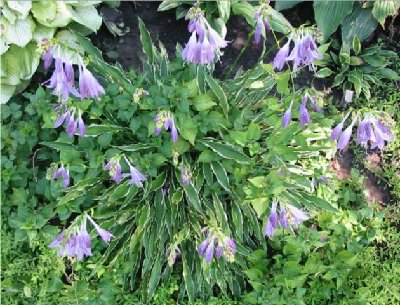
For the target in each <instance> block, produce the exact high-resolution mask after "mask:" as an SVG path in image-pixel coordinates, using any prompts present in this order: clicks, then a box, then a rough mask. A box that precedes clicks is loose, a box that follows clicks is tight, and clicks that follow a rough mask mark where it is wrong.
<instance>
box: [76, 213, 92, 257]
mask: <svg viewBox="0 0 400 305" xmlns="http://www.w3.org/2000/svg"><path fill="white" fill-rule="evenodd" d="M91 244H92V239H91V238H90V235H89V233H88V232H87V229H86V219H85V220H84V221H83V223H82V225H81V228H80V229H79V231H78V233H77V234H76V236H75V249H74V250H75V251H74V254H75V256H76V258H77V259H78V260H79V261H81V260H82V259H83V258H84V257H85V255H86V256H92V249H91Z"/></svg>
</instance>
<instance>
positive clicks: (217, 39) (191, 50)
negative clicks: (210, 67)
mask: <svg viewBox="0 0 400 305" xmlns="http://www.w3.org/2000/svg"><path fill="white" fill-rule="evenodd" d="M185 19H186V20H190V21H189V25H188V30H189V32H190V33H192V35H191V36H190V39H189V41H188V43H187V44H186V46H185V48H184V49H183V51H182V58H183V59H184V60H186V61H189V62H191V63H194V64H209V63H211V62H212V61H213V60H214V57H215V56H219V55H220V54H221V50H220V49H221V48H225V47H226V46H227V41H225V40H224V39H223V38H222V37H221V36H220V35H219V34H218V33H217V32H216V31H215V30H214V29H213V28H212V27H211V26H210V25H209V23H208V21H207V20H206V18H205V17H204V15H203V13H202V11H201V10H200V9H199V8H198V7H197V6H195V7H192V8H191V9H190V10H189V12H188V13H187V15H186V17H185Z"/></svg>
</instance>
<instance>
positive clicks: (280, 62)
mask: <svg viewBox="0 0 400 305" xmlns="http://www.w3.org/2000/svg"><path fill="white" fill-rule="evenodd" d="M290 42H291V39H289V40H288V41H287V42H286V43H285V44H284V45H283V47H282V48H280V49H279V50H278V52H277V53H276V55H275V58H274V63H273V64H274V68H275V69H277V70H279V71H280V70H282V69H283V67H284V66H285V63H286V60H287V57H288V54H289V47H290Z"/></svg>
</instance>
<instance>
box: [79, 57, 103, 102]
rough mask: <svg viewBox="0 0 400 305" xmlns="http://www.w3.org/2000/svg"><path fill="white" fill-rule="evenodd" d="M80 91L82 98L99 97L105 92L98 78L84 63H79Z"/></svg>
mask: <svg viewBox="0 0 400 305" xmlns="http://www.w3.org/2000/svg"><path fill="white" fill-rule="evenodd" d="M79 92H80V96H81V98H82V99H84V98H98V97H99V96H100V95H102V94H104V92H105V91H104V88H103V87H102V86H101V85H100V84H99V82H98V81H97V79H96V78H95V77H94V76H93V74H92V73H91V72H90V71H89V70H88V69H86V67H85V66H84V65H83V64H82V63H81V64H80V65H79Z"/></svg>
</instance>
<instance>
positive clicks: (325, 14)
mask: <svg viewBox="0 0 400 305" xmlns="http://www.w3.org/2000/svg"><path fill="white" fill-rule="evenodd" d="M353 3H354V2H353V1H326V0H315V1H314V15H315V21H316V22H317V26H318V28H319V30H320V31H321V32H322V34H323V35H324V40H325V41H326V40H327V39H328V38H329V36H331V34H332V33H334V32H335V31H336V29H337V28H338V26H339V25H340V24H341V23H342V20H343V18H344V17H345V16H347V15H348V14H350V13H351V11H352V9H353Z"/></svg>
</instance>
